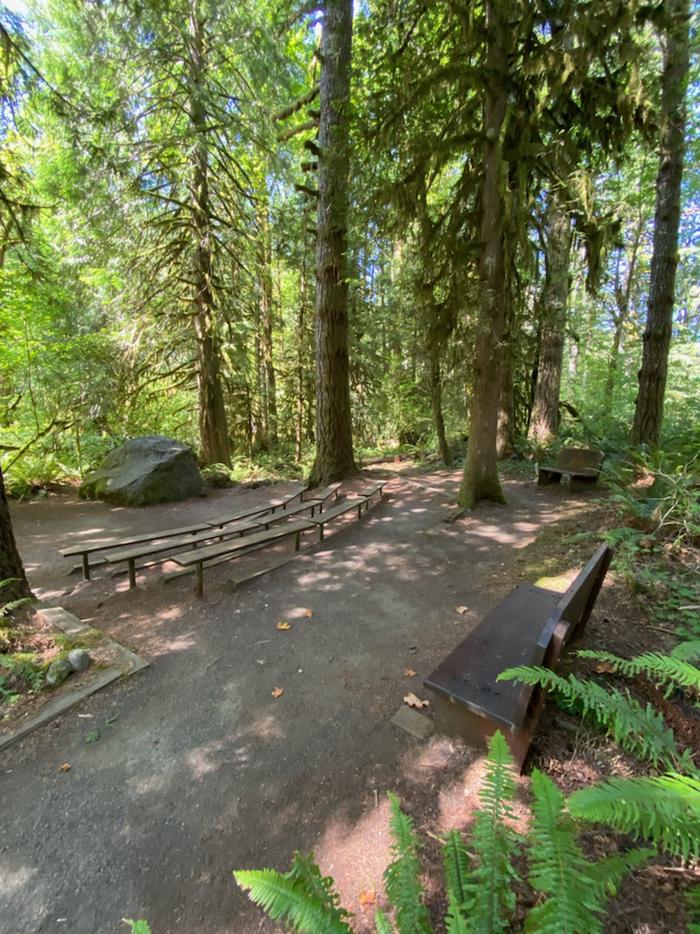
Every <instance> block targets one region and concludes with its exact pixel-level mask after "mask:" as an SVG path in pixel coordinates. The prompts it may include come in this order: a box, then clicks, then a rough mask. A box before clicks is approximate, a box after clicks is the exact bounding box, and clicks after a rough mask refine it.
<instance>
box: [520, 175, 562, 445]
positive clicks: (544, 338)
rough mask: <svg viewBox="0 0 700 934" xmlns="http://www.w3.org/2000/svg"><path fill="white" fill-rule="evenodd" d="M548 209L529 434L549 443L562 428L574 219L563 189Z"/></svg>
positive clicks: (538, 440)
mask: <svg viewBox="0 0 700 934" xmlns="http://www.w3.org/2000/svg"><path fill="white" fill-rule="evenodd" d="M550 197H551V201H550V204H549V209H548V211H547V224H546V229H547V245H546V262H547V272H546V279H545V284H544V288H543V290H542V300H541V309H542V319H541V325H540V340H539V356H538V360H537V379H536V381H535V391H534V395H533V400H532V412H531V415H530V427H529V430H528V437H529V438H530V440H531V441H533V442H534V443H535V444H538V445H542V446H546V445H548V444H549V443H550V442H551V441H552V439H553V438H554V437H555V435H556V433H557V431H558V430H559V394H560V389H561V368H562V361H563V359H564V333H565V330H566V309H567V303H568V297H569V257H570V253H571V220H570V218H569V215H568V214H567V212H566V207H565V205H564V202H563V196H562V192H561V191H560V190H559V189H556V190H554V191H553V192H552V193H551V196H550Z"/></svg>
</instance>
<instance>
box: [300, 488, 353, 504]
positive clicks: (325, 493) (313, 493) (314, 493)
mask: <svg viewBox="0 0 700 934" xmlns="http://www.w3.org/2000/svg"><path fill="white" fill-rule="evenodd" d="M342 485H343V484H342V483H331V484H329V485H328V486H324V487H322V488H321V489H318V488H317V489H310V490H304V492H303V493H302V494H301V499H302V502H304V497H305V496H306V494H307V493H308V494H309V496H310V498H311V499H320V500H321V501H322V502H324V503H325V501H326V500H327V499H329V498H330V497H331V496H334V497H335V498H336V499H338V496H339V495H340V488H341V486H342Z"/></svg>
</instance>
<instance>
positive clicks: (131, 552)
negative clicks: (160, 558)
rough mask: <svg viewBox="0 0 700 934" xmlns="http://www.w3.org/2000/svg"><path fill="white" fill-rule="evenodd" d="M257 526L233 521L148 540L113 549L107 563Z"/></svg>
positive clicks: (195, 542) (207, 539)
mask: <svg viewBox="0 0 700 934" xmlns="http://www.w3.org/2000/svg"><path fill="white" fill-rule="evenodd" d="M259 528H260V523H259V522H234V523H231V524H230V525H227V526H226V527H225V528H222V529H204V530H202V531H201V532H197V533H195V534H194V535H187V536H182V537H181V538H171V539H165V540H164V541H162V542H148V543H147V544H141V545H135V546H134V547H132V548H124V549H122V550H121V551H115V552H112V554H110V555H107V561H108V562H109V564H115V563H116V562H118V561H129V560H132V559H134V558H145V557H146V556H147V555H155V554H158V553H159V552H162V551H170V550H171V549H174V548H187V547H188V546H190V545H194V544H198V543H199V542H210V541H211V540H212V539H213V538H219V537H220V536H222V535H243V533H244V532H250V531H251V530H253V529H259Z"/></svg>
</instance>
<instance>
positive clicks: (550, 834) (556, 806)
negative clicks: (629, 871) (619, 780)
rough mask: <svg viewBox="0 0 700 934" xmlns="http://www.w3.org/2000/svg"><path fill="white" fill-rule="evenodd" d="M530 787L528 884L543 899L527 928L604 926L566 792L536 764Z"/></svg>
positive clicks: (547, 933)
mask: <svg viewBox="0 0 700 934" xmlns="http://www.w3.org/2000/svg"><path fill="white" fill-rule="evenodd" d="M532 791H533V794H534V796H535V800H534V803H533V806H532V813H533V823H532V829H531V831H530V842H531V847H530V864H531V869H530V884H531V885H532V887H533V888H534V889H535V891H537V892H542V893H544V895H545V896H546V898H545V900H544V901H543V902H541V903H540V904H539V905H537V906H536V907H535V908H533V909H532V911H531V912H530V914H529V916H528V923H527V929H528V930H536V931H537V932H538V934H579V932H581V931H586V932H587V934H588V932H591V934H595V932H599V931H602V924H601V921H600V915H601V914H602V911H603V898H602V887H600V886H595V885H591V881H590V878H589V875H588V871H589V868H590V864H589V863H588V861H587V860H586V858H585V856H584V855H583V853H582V852H581V849H580V847H579V846H578V844H577V842H576V830H575V825H574V822H573V821H572V820H571V819H570V818H569V817H568V816H567V815H566V814H565V812H564V795H563V794H562V793H561V791H560V790H559V789H558V788H557V786H556V785H555V784H554V782H553V781H552V780H551V779H550V778H548V777H547V776H546V775H543V774H542V772H540V771H538V770H537V769H535V770H534V771H533V773H532Z"/></svg>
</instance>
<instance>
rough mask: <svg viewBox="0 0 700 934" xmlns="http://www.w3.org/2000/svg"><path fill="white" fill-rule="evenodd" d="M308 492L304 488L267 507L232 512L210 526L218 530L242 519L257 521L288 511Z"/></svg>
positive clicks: (212, 522)
mask: <svg viewBox="0 0 700 934" xmlns="http://www.w3.org/2000/svg"><path fill="white" fill-rule="evenodd" d="M306 492H307V490H306V487H303V488H302V489H301V490H297V491H296V493H290V494H289V495H288V496H283V497H281V498H280V499H276V500H273V501H272V502H271V503H268V504H267V505H266V506H255V507H253V508H252V509H246V510H243V511H239V512H232V513H229V514H228V515H226V514H225V515H223V516H221V517H220V518H219V519H217V520H216V521H214V520H212V521H211V522H209V523H208V525H209V526H211V528H218V527H219V526H220V525H228V523H229V522H238V521H240V520H242V519H255V518H256V517H257V516H265V515H267V514H268V513H274V512H275V511H276V510H277V509H282V510H286V509H287V506H288V505H289V504H290V503H292V502H294V500H295V499H296V498H297V496H298V497H300V498H301V497H302V496H303V495H304V493H306Z"/></svg>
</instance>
